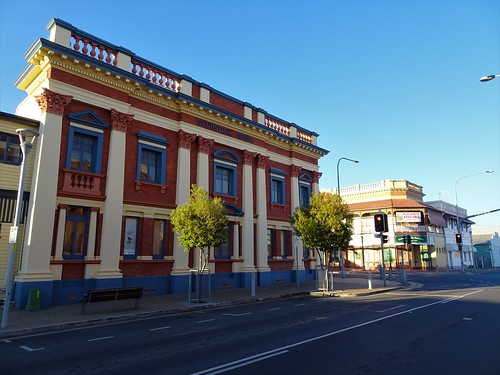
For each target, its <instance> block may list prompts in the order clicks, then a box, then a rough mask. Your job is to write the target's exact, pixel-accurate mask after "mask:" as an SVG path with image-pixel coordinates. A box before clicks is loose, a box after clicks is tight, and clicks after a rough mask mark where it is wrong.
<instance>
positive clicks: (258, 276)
mask: <svg viewBox="0 0 500 375" xmlns="http://www.w3.org/2000/svg"><path fill="white" fill-rule="evenodd" d="M315 277H316V273H315V270H299V271H298V272H297V271H296V270H288V271H274V272H269V271H268V272H241V273H217V274H211V275H210V286H211V290H224V289H236V288H251V287H252V282H253V278H255V283H256V286H269V285H275V284H285V283H293V282H297V278H298V281H299V283H301V282H305V281H306V280H314V279H315ZM14 286H15V289H14V298H15V308H16V309H24V308H25V307H26V304H27V302H28V296H29V292H30V290H31V289H39V290H40V296H41V305H42V307H49V306H52V305H65V304H72V303H80V302H81V297H82V295H83V294H85V293H87V292H88V290H89V289H92V288H110V287H119V286H143V287H144V297H149V296H159V295H165V294H187V293H188V292H189V275H170V276H150V277H129V278H116V279H76V280H75V279H72V280H56V281H46V282H16V283H15V285H14Z"/></svg>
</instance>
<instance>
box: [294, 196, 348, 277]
mask: <svg viewBox="0 0 500 375" xmlns="http://www.w3.org/2000/svg"><path fill="white" fill-rule="evenodd" d="M291 223H292V226H293V232H294V234H295V235H297V236H300V237H302V241H303V243H304V246H305V247H307V248H311V249H314V250H315V251H316V252H317V254H318V258H319V259H320V264H321V265H322V266H324V267H326V266H327V265H328V263H329V261H330V259H331V256H332V252H333V251H334V250H337V251H344V250H345V249H347V247H348V246H349V242H350V241H351V237H352V223H353V216H352V214H351V213H350V212H349V209H348V207H347V204H345V203H344V202H343V201H342V197H340V195H338V194H331V193H325V192H320V193H317V194H313V195H312V196H311V199H310V202H309V208H296V209H295V211H294V213H293V216H292V218H291ZM326 283H327V285H328V281H327V280H326Z"/></svg>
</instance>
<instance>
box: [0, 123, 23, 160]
mask: <svg viewBox="0 0 500 375" xmlns="http://www.w3.org/2000/svg"><path fill="white" fill-rule="evenodd" d="M2 136H4V137H5V153H4V155H3V156H2V157H1V158H0V163H3V164H10V165H21V163H22V161H23V153H22V151H21V146H20V143H21V141H20V139H19V135H17V134H12V133H7V132H1V131H0V137H2ZM9 139H10V141H9ZM13 139H15V140H14V142H12V140H13ZM0 142H1V138H0ZM12 144H14V145H16V147H17V149H18V155H17V157H14V160H13V161H9V160H7V158H8V155H9V153H8V152H7V151H8V150H9V145H12ZM16 159H17V160H16Z"/></svg>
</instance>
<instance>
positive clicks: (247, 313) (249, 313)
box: [222, 312, 252, 316]
mask: <svg viewBox="0 0 500 375" xmlns="http://www.w3.org/2000/svg"><path fill="white" fill-rule="evenodd" d="M251 314H252V313H251V312H246V313H241V314H229V313H224V314H222V315H226V316H244V315H251Z"/></svg>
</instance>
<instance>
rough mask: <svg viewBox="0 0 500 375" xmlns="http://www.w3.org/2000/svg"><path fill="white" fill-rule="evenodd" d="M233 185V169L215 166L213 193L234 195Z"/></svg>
mask: <svg viewBox="0 0 500 375" xmlns="http://www.w3.org/2000/svg"><path fill="white" fill-rule="evenodd" d="M235 184H236V181H235V168H233V167H230V166H227V167H226V166H222V165H220V164H216V165H215V185H214V192H215V193H218V194H225V195H235V194H236V187H235Z"/></svg>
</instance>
